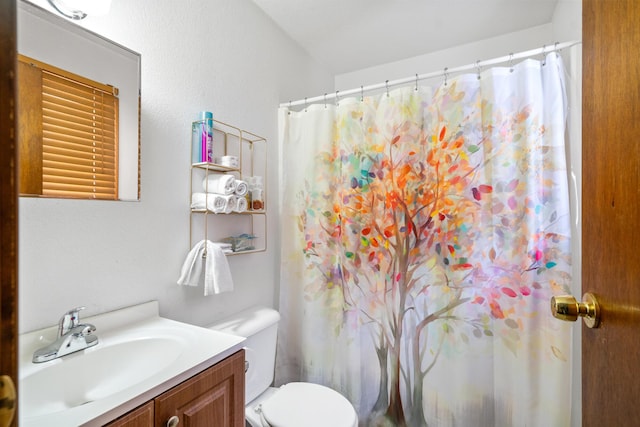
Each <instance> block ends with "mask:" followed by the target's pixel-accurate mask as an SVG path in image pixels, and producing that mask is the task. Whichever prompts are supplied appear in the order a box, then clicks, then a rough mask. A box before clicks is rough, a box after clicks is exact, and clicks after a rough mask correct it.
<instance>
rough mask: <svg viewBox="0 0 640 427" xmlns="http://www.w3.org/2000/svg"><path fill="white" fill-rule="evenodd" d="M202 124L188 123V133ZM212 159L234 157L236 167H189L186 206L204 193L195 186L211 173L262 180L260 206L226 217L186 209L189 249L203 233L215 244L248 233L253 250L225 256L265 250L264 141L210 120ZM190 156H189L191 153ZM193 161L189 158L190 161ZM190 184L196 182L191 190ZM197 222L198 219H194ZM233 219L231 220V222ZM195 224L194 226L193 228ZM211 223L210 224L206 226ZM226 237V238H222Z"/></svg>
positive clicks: (215, 164)
mask: <svg viewBox="0 0 640 427" xmlns="http://www.w3.org/2000/svg"><path fill="white" fill-rule="evenodd" d="M203 122H204V121H203V120H200V121H194V122H193V123H192V133H193V132H194V130H195V128H196V127H198V126H201V125H202V124H203ZM213 144H214V145H213V151H214V157H216V158H219V157H221V156H227V155H232V156H237V157H238V167H237V168H236V167H228V166H223V165H221V164H218V163H211V162H199V163H192V164H191V173H190V185H189V198H190V200H189V206H191V198H192V195H193V193H194V192H195V193H199V192H204V189H201V188H200V187H201V185H200V184H199V183H200V182H202V180H204V179H206V177H207V176H208V175H210V174H212V173H219V174H231V175H234V176H235V177H236V179H243V178H247V177H250V176H256V175H258V176H262V182H263V190H262V194H263V197H262V198H263V204H264V208H263V209H259V210H251V209H249V208H250V207H251V206H250V205H249V207H248V209H247V210H246V211H244V212H231V213H229V214H225V213H216V212H213V211H211V210H207V209H190V213H189V247H192V246H193V243H194V240H195V241H198V240H201V239H200V238H197V239H196V236H197V235H198V234H200V231H198V230H202V231H201V232H202V233H203V234H202V235H203V236H204V237H203V238H204V239H205V240H207V239H209V240H212V241H219V240H220V239H222V238H224V237H228V236H231V235H234V234H241V233H248V234H252V235H255V236H256V237H257V238H256V241H257V242H258V243H260V244H259V246H258V247H257V248H256V249H251V250H246V251H238V252H233V253H229V254H228V255H241V254H249V253H256V252H264V251H266V250H267V234H268V233H267V209H266V206H267V174H268V171H267V139H266V138H264V137H262V136H259V135H257V134H255V133H253V132H249V131H247V130H243V129H240V128H238V127H236V126H232V125H229V124H227V123H224V122H220V121H218V120H213ZM192 155H193V153H192ZM190 158H192V159H193V157H190ZM194 180H195V182H196V184H195V186H194ZM198 218H201V219H198ZM233 218H235V219H233ZM194 222H195V223H197V224H194ZM210 222H211V224H210ZM225 233H226V234H225Z"/></svg>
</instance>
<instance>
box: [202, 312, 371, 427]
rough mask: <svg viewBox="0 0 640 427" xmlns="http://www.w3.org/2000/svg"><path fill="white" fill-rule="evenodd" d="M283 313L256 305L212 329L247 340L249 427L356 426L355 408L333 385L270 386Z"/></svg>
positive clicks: (296, 383)
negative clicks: (332, 387) (329, 386)
mask: <svg viewBox="0 0 640 427" xmlns="http://www.w3.org/2000/svg"><path fill="white" fill-rule="evenodd" d="M279 320H280V314H279V313H278V312H277V311H275V310H273V309H271V308H266V307H253V308H250V309H248V310H246V311H243V312H240V313H238V314H236V315H234V316H232V317H228V318H226V319H223V320H221V321H220V322H219V323H216V324H214V325H212V326H210V328H211V329H214V330H217V331H220V332H226V333H229V334H233V335H239V336H242V337H245V338H246V341H245V359H246V363H247V371H246V376H245V403H246V406H245V418H246V421H247V424H248V425H249V426H250V427H301V426H304V427H327V426H331V427H357V426H358V416H357V414H356V411H355V409H354V408H353V405H351V403H350V402H349V401H348V400H347V399H346V398H345V397H344V396H342V395H341V394H340V393H338V392H337V391H335V390H332V389H330V388H328V387H325V386H322V385H319V384H312V383H305V382H292V383H289V384H285V385H283V386H281V387H278V388H276V387H271V383H272V382H273V377H274V368H275V357H276V340H277V336H278V321H279Z"/></svg>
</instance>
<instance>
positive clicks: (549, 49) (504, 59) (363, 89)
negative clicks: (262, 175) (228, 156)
mask: <svg viewBox="0 0 640 427" xmlns="http://www.w3.org/2000/svg"><path fill="white" fill-rule="evenodd" d="M580 43H582V42H581V41H569V42H564V43H556V44H554V45H553V47H548V46H542V47H541V48H538V49H531V50H527V51H524V52H519V53H511V54H509V55H506V56H501V57H499V58H494V59H488V60H485V61H476V62H474V63H473V64H468V65H462V66H460V67H455V68H451V69H449V68H445V69H444V70H442V71H434V72H431V73H426V74H416V75H415V76H414V77H406V78H403V79H397V80H387V81H386V82H384V83H377V84H373V85H368V86H360V87H359V88H355V89H349V90H343V91H340V90H337V91H336V92H335V93H325V94H324V95H320V96H314V97H313V98H305V99H299V100H297V101H293V102H292V101H289V102H285V103H282V104H280V108H282V107H293V106H296V105H305V106H307V105H309V104H311V103H314V102H317V101H328V100H332V99H336V98H338V97H339V96H349V95H354V94H357V93H360V94H363V93H364V92H370V91H372V90H378V89H385V88H386V89H388V88H389V86H397V85H401V84H406V83H413V82H418V81H419V80H424V79H430V78H433V77H439V76H449V75H450V74H454V73H460V72H462V71H468V70H473V69H476V70H480V68H482V67H483V66H487V65H495V64H501V63H504V62H512V61H514V60H516V59H522V58H529V57H531V56H535V55H543V56H544V55H545V54H547V53H551V52H558V51H560V50H562V49H566V48H569V47H572V46H575V45H577V44H580Z"/></svg>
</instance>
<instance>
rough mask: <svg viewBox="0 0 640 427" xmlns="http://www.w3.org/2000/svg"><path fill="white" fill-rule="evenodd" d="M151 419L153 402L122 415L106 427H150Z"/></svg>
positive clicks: (152, 419) (152, 418) (151, 424)
mask: <svg viewBox="0 0 640 427" xmlns="http://www.w3.org/2000/svg"><path fill="white" fill-rule="evenodd" d="M153 421H154V417H153V400H152V401H151V402H147V403H145V404H144V405H142V406H139V407H138V408H136V409H134V410H132V411H130V412H129V413H127V414H124V415H123V416H121V417H120V418H118V419H117V420H115V421H112V422H110V423H109V424H107V426H108V427H152V426H153V425H154V424H153Z"/></svg>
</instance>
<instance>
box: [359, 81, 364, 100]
mask: <svg viewBox="0 0 640 427" xmlns="http://www.w3.org/2000/svg"><path fill="white" fill-rule="evenodd" d="M360 102H364V86H362V85H360Z"/></svg>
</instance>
